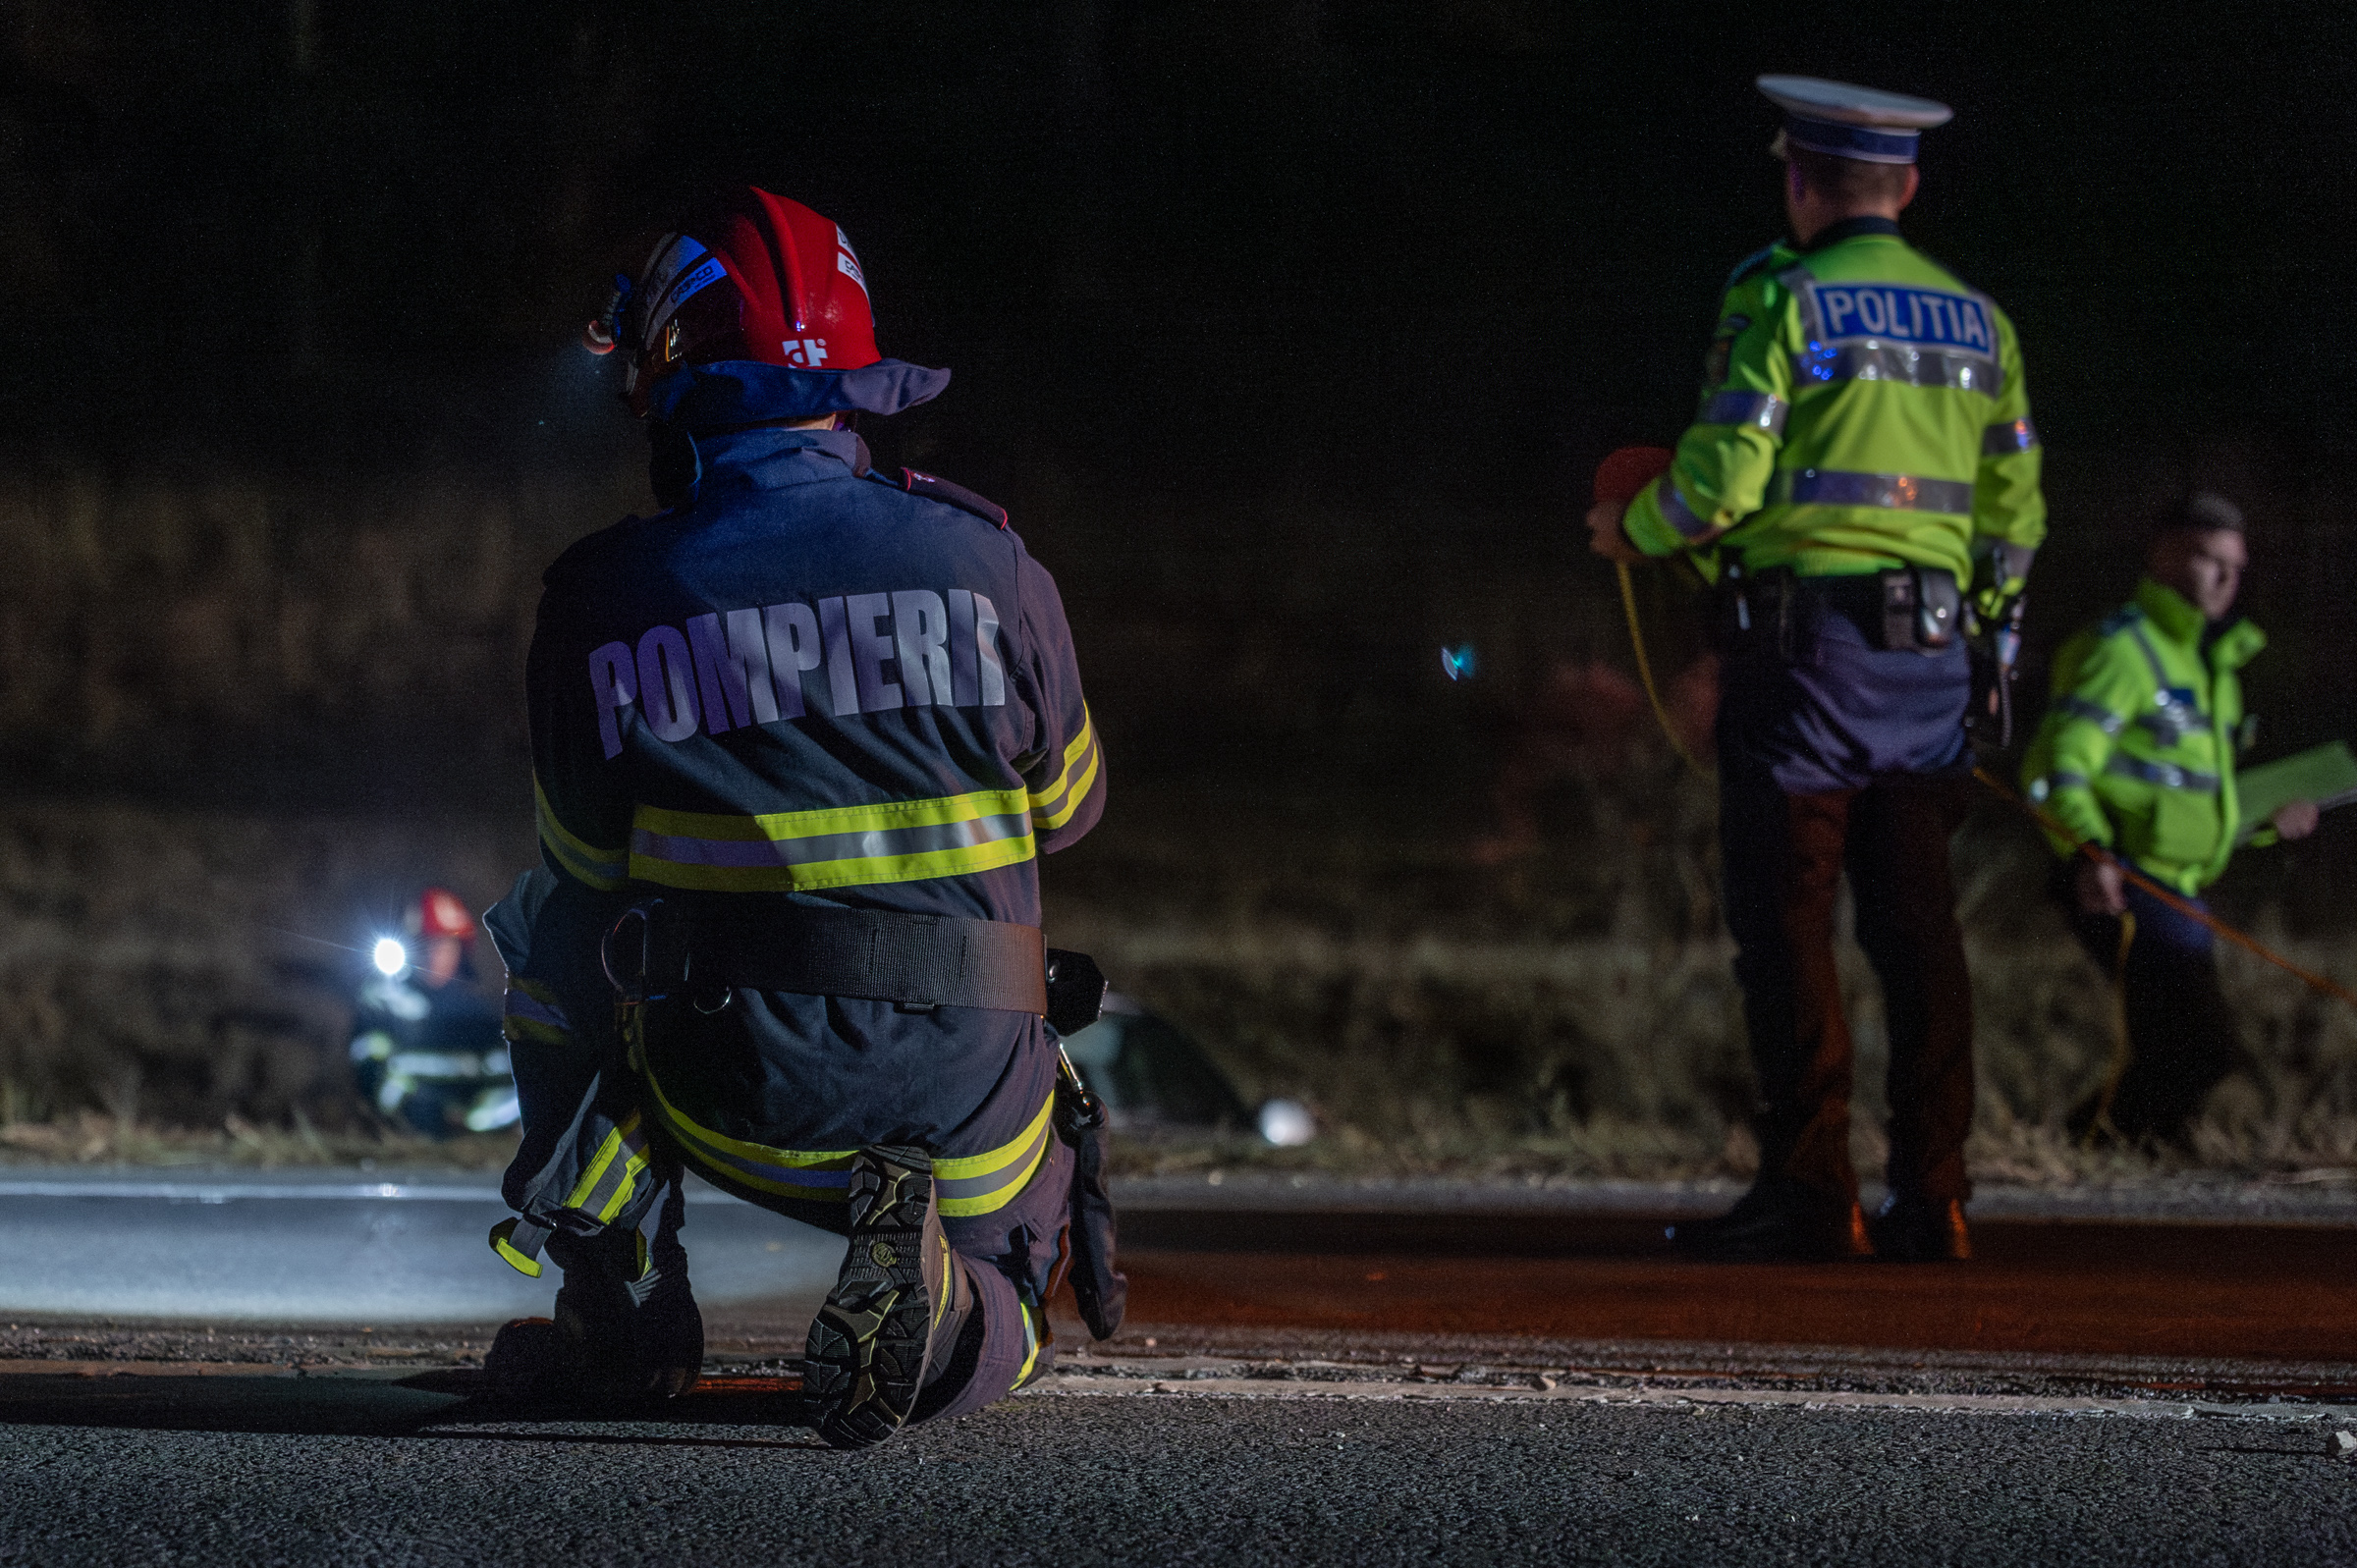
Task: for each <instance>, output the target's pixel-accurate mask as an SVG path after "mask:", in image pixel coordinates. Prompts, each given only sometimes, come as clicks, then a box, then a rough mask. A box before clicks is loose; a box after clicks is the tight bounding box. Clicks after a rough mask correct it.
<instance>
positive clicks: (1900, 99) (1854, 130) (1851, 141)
mask: <svg viewBox="0 0 2357 1568" xmlns="http://www.w3.org/2000/svg"><path fill="white" fill-rule="evenodd" d="M1759 88H1760V90H1761V91H1762V92H1764V93H1766V94H1767V95H1768V97H1769V98H1770V100H1771V101H1773V102H1774V103H1775V104H1776V105H1777V106H1778V107H1779V108H1781V109H1782V110H1783V111H1784V129H1783V130H1782V131H1781V132H1779V133H1778V134H1777V138H1776V144H1775V145H1774V146H1773V147H1771V148H1770V149H1769V150H1770V151H1772V152H1774V153H1776V154H1777V156H1779V157H1781V156H1783V152H1784V149H1785V148H1786V147H1803V148H1806V149H1807V150H1808V151H1810V152H1822V153H1827V154H1829V155H1831V156H1833V157H1836V158H1855V159H1857V160H1858V161H1859V162H1861V163H1913V162H1914V161H1915V143H1916V140H1917V138H1918V136H1919V135H1920V134H1921V133H1922V132H1923V131H1925V130H1927V129H1929V128H1930V127H1932V126H1944V125H1946V124H1947V122H1948V121H1950V120H1952V119H1954V118H1955V114H1956V112H1955V111H1954V110H1953V109H1950V108H1949V107H1948V106H1947V105H1946V104H1945V103H1934V102H1933V101H1932V100H1931V99H1929V98H1910V97H1908V96H1907V95H1906V94H1905V93H1903V92H1883V91H1879V90H1877V89H1876V88H1873V87H1856V86H1852V85H1850V84H1849V83H1848V82H1846V81H1824V80H1822V79H1821V78H1818V77H1762V78H1760V79H1759Z"/></svg>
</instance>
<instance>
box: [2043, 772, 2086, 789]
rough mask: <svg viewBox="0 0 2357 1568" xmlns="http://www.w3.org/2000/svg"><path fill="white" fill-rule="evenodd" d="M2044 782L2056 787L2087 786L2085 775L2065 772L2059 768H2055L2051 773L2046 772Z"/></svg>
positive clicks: (2081, 787)
mask: <svg viewBox="0 0 2357 1568" xmlns="http://www.w3.org/2000/svg"><path fill="white" fill-rule="evenodd" d="M2044 782H2045V783H2046V784H2051V785H2053V786H2054V787H2055V788H2056V789H2084V788H2086V787H2087V776H2086V775H2085V774H2083V773H2066V772H2064V771H2063V770H2062V769H2060V768H2056V770H2055V771H2054V772H2053V773H2050V774H2048V775H2047V776H2046V779H2045V780H2044Z"/></svg>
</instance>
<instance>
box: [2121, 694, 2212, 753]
mask: <svg viewBox="0 0 2357 1568" xmlns="http://www.w3.org/2000/svg"><path fill="white" fill-rule="evenodd" d="M2136 723H2137V726H2138V727H2139V728H2141V729H2144V730H2151V731H2152V733H2153V735H2154V736H2155V737H2156V738H2157V739H2159V740H2160V742H2161V743H2162V744H2163V745H2165V746H2173V745H2175V744H2176V743H2177V742H2178V741H2179V740H2182V739H2183V738H2184V737H2185V736H2187V735H2206V734H2208V733H2209V732H2210V721H2209V720H2207V719H2205V718H2203V717H2202V716H2201V715H2200V714H2199V713H2196V712H2195V711H2194V710H2193V709H2191V708H2188V707H2186V706H2185V705H2184V704H2183V703H2181V702H2172V703H2170V704H2168V705H2167V706H2166V707H2164V708H2159V709H2156V710H2155V711H2154V712H2152V713H2147V714H2140V715H2138V716H2137V719H2136Z"/></svg>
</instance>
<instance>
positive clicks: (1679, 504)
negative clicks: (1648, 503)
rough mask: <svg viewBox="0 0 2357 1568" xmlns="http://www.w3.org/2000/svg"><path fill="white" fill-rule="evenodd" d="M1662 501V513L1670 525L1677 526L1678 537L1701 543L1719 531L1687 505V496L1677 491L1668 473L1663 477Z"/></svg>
mask: <svg viewBox="0 0 2357 1568" xmlns="http://www.w3.org/2000/svg"><path fill="white" fill-rule="evenodd" d="M1661 503H1662V515H1663V516H1664V517H1666V518H1668V519H1669V521H1670V526H1671V527H1672V528H1675V529H1676V530H1677V535H1678V537H1679V538H1681V539H1683V540H1685V541H1686V543H1688V544H1700V543H1702V541H1704V540H1705V539H1708V538H1711V537H1712V536H1714V535H1715V534H1717V533H1718V532H1719V530H1718V529H1717V528H1714V527H1712V526H1711V525H1710V524H1709V523H1707V522H1705V521H1704V520H1703V519H1702V518H1700V517H1697V516H1696V515H1694V511H1693V509H1692V508H1691V507H1688V506H1687V505H1686V498H1685V497H1684V496H1681V495H1679V494H1678V493H1677V486H1676V485H1675V484H1674V483H1672V481H1671V479H1670V477H1669V476H1668V475H1667V474H1665V475H1664V476H1663V477H1662V488H1661Z"/></svg>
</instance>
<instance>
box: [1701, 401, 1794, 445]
mask: <svg viewBox="0 0 2357 1568" xmlns="http://www.w3.org/2000/svg"><path fill="white" fill-rule="evenodd" d="M1791 411H1792V406H1791V405H1790V404H1788V403H1786V402H1784V400H1783V399H1781V398H1779V397H1777V396H1776V395H1775V394H1773V393H1767V392H1721V393H1717V394H1714V395H1713V396H1712V398H1711V401H1710V402H1708V403H1706V404H1704V405H1703V406H1702V419H1701V421H1700V422H1701V423H1703V424H1706V425H1751V426H1754V427H1755V428H1757V429H1761V430H1765V431H1767V432H1768V433H1769V434H1770V435H1772V436H1781V435H1782V434H1783V433H1784V418H1785V416H1786V415H1787V414H1789V413H1790V412H1791Z"/></svg>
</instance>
